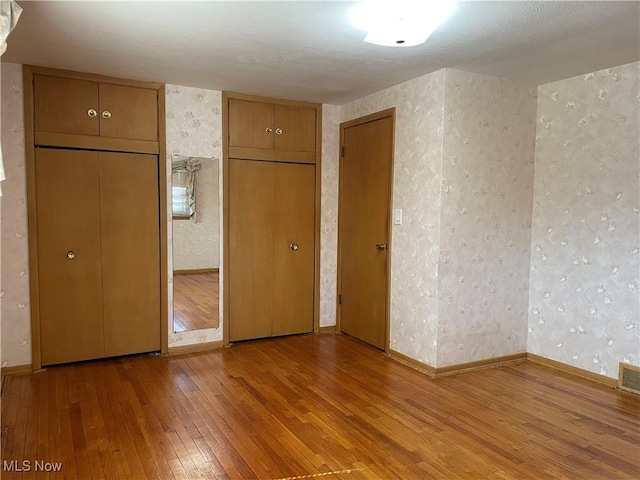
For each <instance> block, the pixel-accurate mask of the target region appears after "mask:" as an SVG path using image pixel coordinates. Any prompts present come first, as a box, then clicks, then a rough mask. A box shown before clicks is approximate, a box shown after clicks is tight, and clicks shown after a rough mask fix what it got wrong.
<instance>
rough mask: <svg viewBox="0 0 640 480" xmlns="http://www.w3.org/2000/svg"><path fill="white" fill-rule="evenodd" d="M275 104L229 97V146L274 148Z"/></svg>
mask: <svg viewBox="0 0 640 480" xmlns="http://www.w3.org/2000/svg"><path fill="white" fill-rule="evenodd" d="M274 130H275V128H274V125H273V104H270V103H261V102H249V101H246V100H237V99H234V98H230V99H229V146H231V147H248V148H267V149H272V148H273V136H274V134H273V131H274Z"/></svg>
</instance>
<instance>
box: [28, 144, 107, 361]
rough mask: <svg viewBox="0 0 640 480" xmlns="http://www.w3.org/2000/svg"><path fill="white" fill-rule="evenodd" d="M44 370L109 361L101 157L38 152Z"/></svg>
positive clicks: (60, 151)
mask: <svg viewBox="0 0 640 480" xmlns="http://www.w3.org/2000/svg"><path fill="white" fill-rule="evenodd" d="M35 172H36V190H37V192H38V194H37V196H36V217H37V229H38V231H37V244H38V246H37V252H38V291H39V304H38V307H39V309H40V351H41V361H42V365H51V364H56V363H65V362H75V361H79V360H88V359H92V358H99V357H102V356H103V355H104V343H103V331H102V302H103V301H102V274H101V257H100V197H99V188H98V186H99V179H98V176H99V171H98V153H96V152H87V151H78V150H54V149H44V148H37V149H35Z"/></svg>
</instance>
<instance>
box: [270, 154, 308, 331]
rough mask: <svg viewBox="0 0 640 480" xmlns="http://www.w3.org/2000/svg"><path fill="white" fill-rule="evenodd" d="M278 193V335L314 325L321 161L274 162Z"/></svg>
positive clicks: (275, 244)
mask: <svg viewBox="0 0 640 480" xmlns="http://www.w3.org/2000/svg"><path fill="white" fill-rule="evenodd" d="M271 166H272V169H273V171H274V173H273V179H274V189H273V191H274V199H273V218H274V223H273V323H272V335H274V336H275V335H289V334H294V333H307V332H311V331H313V294H314V280H315V276H314V260H315V254H314V252H315V245H314V243H315V232H314V228H315V227H314V226H315V166H313V165H296V164H289V163H272V164H271Z"/></svg>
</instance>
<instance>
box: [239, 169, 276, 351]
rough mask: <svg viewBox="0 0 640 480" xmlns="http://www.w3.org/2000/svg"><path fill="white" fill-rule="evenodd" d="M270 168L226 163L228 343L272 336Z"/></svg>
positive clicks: (271, 178)
mask: <svg viewBox="0 0 640 480" xmlns="http://www.w3.org/2000/svg"><path fill="white" fill-rule="evenodd" d="M273 194H274V192H273V167H272V164H271V163H269V162H260V161H252V160H236V159H232V160H229V267H228V268H229V291H230V292H232V293H231V295H230V302H229V317H230V318H229V340H230V341H232V342H233V341H237V340H246V339H249V338H262V337H269V336H271V318H272V290H273V282H272V277H273V224H274V221H275V218H274V214H273Z"/></svg>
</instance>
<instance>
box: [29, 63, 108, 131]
mask: <svg viewBox="0 0 640 480" xmlns="http://www.w3.org/2000/svg"><path fill="white" fill-rule="evenodd" d="M33 91H34V123H35V125H34V126H35V131H36V132H55V133H70V134H78V135H99V134H100V117H99V115H98V114H99V108H100V107H99V104H98V84H97V83H96V82H91V81H88V80H77V79H72V78H60V77H49V76H46V75H35V76H34V78H33ZM89 110H93V111H94V112H95V116H93V117H92V116H89Z"/></svg>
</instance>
